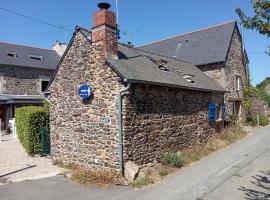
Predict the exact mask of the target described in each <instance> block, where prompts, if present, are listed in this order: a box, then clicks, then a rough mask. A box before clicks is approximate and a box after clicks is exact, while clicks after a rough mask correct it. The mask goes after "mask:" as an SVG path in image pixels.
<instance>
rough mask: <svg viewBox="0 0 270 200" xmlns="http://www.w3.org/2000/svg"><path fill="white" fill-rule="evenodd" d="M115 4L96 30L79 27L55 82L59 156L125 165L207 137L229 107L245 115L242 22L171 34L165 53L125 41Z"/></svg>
mask: <svg viewBox="0 0 270 200" xmlns="http://www.w3.org/2000/svg"><path fill="white" fill-rule="evenodd" d="M109 7H110V5H109V4H107V3H100V4H99V8H100V10H99V11H97V12H95V13H94V16H93V26H92V29H91V30H87V29H84V28H81V27H76V30H75V32H74V34H73V37H72V39H71V41H70V43H69V45H68V47H67V50H66V51H65V53H64V55H63V56H62V58H61V60H60V62H59V65H58V66H57V69H56V71H55V73H54V75H53V77H52V79H51V81H50V83H49V86H48V92H49V93H50V95H49V99H50V120H51V142H52V143H51V149H52V158H53V160H55V161H58V162H62V163H63V164H75V165H77V166H81V167H85V168H91V169H101V170H104V169H107V170H116V171H118V172H121V173H123V171H124V167H125V163H126V162H127V161H133V162H135V163H136V164H138V165H144V164H147V163H150V162H154V161H156V160H159V159H160V155H161V154H162V153H164V152H165V151H168V150H170V151H179V150H182V149H185V148H189V147H192V146H194V145H197V144H199V143H202V142H205V141H207V140H208V139H209V138H211V137H214V136H215V135H217V134H219V133H220V132H221V131H222V130H223V129H224V119H226V116H227V113H229V114H230V113H234V114H235V115H237V114H238V115H239V116H241V115H243V112H242V114H240V113H241V104H242V100H243V91H242V90H243V88H244V87H245V84H246V82H247V78H246V77H247V61H248V60H247V57H246V54H245V52H244V50H243V47H242V41H241V35H240V33H239V30H238V28H237V24H236V22H230V23H225V24H221V25H217V26H213V27H210V28H207V29H203V30H200V31H197V32H193V33H189V34H185V35H183V36H179V38H178V37H175V39H168V40H164V41H163V42H160V43H159V49H163V50H164V49H166V50H164V51H157V49H156V48H152V49H151V45H155V44H157V43H152V44H151V45H146V46H143V47H140V48H135V47H133V46H132V45H125V44H121V43H119V42H118V41H117V33H118V30H117V24H116V19H115V18H116V16H115V13H114V12H112V11H110V10H109ZM171 40H175V41H174V42H171ZM171 43H173V44H174V45H176V46H173V45H172V44H171ZM185 50H186V51H188V52H186V51H185ZM168 52H171V53H168ZM182 55H183V56H182ZM184 55H185V56H184ZM196 59H197V60H196ZM81 88H84V89H83V90H84V92H87V94H88V96H87V97H89V98H86V99H85V98H83V97H82V96H80V95H81V92H82V90H81ZM81 97H82V98H81ZM226 108H227V109H226Z"/></svg>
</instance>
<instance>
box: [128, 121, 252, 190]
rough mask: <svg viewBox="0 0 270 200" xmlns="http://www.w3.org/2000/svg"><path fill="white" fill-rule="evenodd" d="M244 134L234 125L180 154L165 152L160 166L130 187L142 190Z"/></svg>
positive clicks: (152, 169)
mask: <svg viewBox="0 0 270 200" xmlns="http://www.w3.org/2000/svg"><path fill="white" fill-rule="evenodd" d="M246 135H247V132H245V131H244V130H243V129H242V128H241V126H239V125H236V126H235V127H231V128H229V129H227V130H225V131H224V132H223V133H221V134H220V135H219V136H217V137H215V138H212V139H210V140H209V141H208V142H207V143H205V144H201V145H198V146H195V147H193V148H190V149H186V150H184V151H181V152H167V153H166V154H164V155H162V159H161V160H162V163H163V164H162V165H161V166H160V167H157V166H156V167H153V168H151V169H150V171H149V172H148V173H146V175H145V177H142V178H138V179H136V180H135V181H134V182H133V183H132V184H131V186H132V187H134V188H142V187H145V186H147V185H151V184H154V183H157V182H159V181H161V180H162V179H164V178H165V177H166V176H168V175H170V174H172V173H174V172H176V171H177V170H178V169H179V168H181V167H184V166H187V165H189V164H191V163H193V162H196V161H199V160H201V159H202V158H203V157H206V156H207V155H209V154H211V153H212V152H215V151H217V150H219V149H222V148H224V147H226V146H228V145H230V144H232V143H235V142H236V141H238V140H240V139H241V138H243V137H245V136H246Z"/></svg>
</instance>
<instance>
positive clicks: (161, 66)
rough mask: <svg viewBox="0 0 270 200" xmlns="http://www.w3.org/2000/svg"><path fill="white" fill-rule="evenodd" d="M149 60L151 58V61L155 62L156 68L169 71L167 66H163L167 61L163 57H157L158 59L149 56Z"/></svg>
mask: <svg viewBox="0 0 270 200" xmlns="http://www.w3.org/2000/svg"><path fill="white" fill-rule="evenodd" d="M150 60H151V61H152V62H153V63H155V64H156V65H157V66H158V68H159V69H160V70H162V71H166V72H168V71H170V70H169V69H168V68H167V67H165V66H164V65H165V64H167V63H168V61H167V60H164V59H158V60H156V59H153V58H150Z"/></svg>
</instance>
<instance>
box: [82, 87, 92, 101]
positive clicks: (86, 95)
mask: <svg viewBox="0 0 270 200" xmlns="http://www.w3.org/2000/svg"><path fill="white" fill-rule="evenodd" d="M92 94H93V91H92V88H91V87H90V86H88V85H82V86H81V87H80V88H79V96H80V97H81V98H82V99H88V98H89V97H91V96H92Z"/></svg>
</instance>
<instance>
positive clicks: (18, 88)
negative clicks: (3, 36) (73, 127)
mask: <svg viewBox="0 0 270 200" xmlns="http://www.w3.org/2000/svg"><path fill="white" fill-rule="evenodd" d="M54 46H55V47H56V46H58V45H57V44H55V45H54ZM59 60H60V55H58V54H57V53H56V51H54V50H52V49H41V48H36V47H30V46H24V45H18V44H11V43H5V42H0V119H1V128H2V130H5V129H7V127H8V124H9V120H12V119H13V118H14V113H15V109H16V108H18V107H21V106H24V105H40V104H42V100H41V99H42V97H43V96H44V95H43V93H44V92H45V89H46V87H47V85H48V83H49V80H50V78H51V76H52V75H53V73H54V71H55V68H56V66H57V64H58V62H59Z"/></svg>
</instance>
